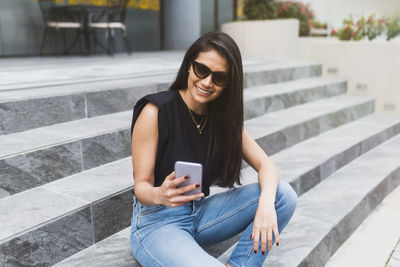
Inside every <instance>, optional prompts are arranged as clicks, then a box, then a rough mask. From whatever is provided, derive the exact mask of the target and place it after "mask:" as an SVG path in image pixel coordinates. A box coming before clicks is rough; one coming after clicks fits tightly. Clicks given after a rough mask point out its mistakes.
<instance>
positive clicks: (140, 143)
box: [132, 103, 158, 206]
mask: <svg viewBox="0 0 400 267" xmlns="http://www.w3.org/2000/svg"><path fill="white" fill-rule="evenodd" d="M157 145H158V108H157V106H156V105H154V104H152V103H148V104H147V105H146V106H145V107H144V108H143V110H142V111H141V113H140V115H139V117H138V119H137V120H136V123H135V126H134V128H133V132H132V164H133V170H134V177H135V196H136V197H137V199H139V201H140V202H141V203H143V204H144V205H147V206H154V205H156V204H157V203H156V201H155V200H156V192H155V191H156V190H155V187H154V166H155V162H156V153H157Z"/></svg>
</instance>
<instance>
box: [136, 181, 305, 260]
mask: <svg viewBox="0 0 400 267" xmlns="http://www.w3.org/2000/svg"><path fill="white" fill-rule="evenodd" d="M259 196H260V186H259V184H258V183H255V184H249V185H244V186H241V187H239V188H235V189H231V190H228V191H225V192H222V193H218V194H215V195H211V196H208V197H205V198H202V199H201V200H198V201H191V202H188V203H186V204H185V205H182V206H179V207H166V206H163V205H155V206H151V207H150V206H145V205H143V204H141V203H140V202H139V201H134V209H133V216H132V221H131V234H130V243H131V250H132V252H133V255H134V256H135V258H136V260H137V261H138V262H139V263H140V264H141V265H142V266H144V267H147V266H151V267H152V266H167V267H171V266H172V267H177V266H225V264H224V263H221V262H220V261H218V260H217V259H216V258H214V257H213V256H211V255H209V254H208V253H207V252H205V251H204V250H203V248H202V247H201V246H204V245H210V244H214V243H217V242H220V241H223V240H226V239H228V238H230V237H232V236H234V235H236V234H238V233H240V232H242V231H243V234H242V236H241V238H240V240H239V242H238V244H237V245H236V247H235V249H234V251H233V252H232V255H231V256H230V258H229V260H228V263H229V264H230V265H232V266H234V267H236V266H262V264H263V262H264V261H265V258H266V257H267V255H268V250H266V253H265V254H264V255H262V253H261V242H260V244H259V248H258V251H257V253H256V254H255V253H254V250H253V240H251V239H250V236H251V233H252V229H253V219H254V216H255V213H256V210H257V207H258V200H259ZM296 202H297V195H296V193H295V192H294V190H293V189H292V187H291V186H290V185H289V184H288V183H286V182H283V181H281V182H280V183H279V186H278V189H277V193H276V200H275V209H276V212H277V217H278V229H279V232H281V231H282V230H283V228H284V227H285V226H286V225H287V223H288V222H289V220H290V218H291V217H292V215H293V213H294V210H295V207H296Z"/></svg>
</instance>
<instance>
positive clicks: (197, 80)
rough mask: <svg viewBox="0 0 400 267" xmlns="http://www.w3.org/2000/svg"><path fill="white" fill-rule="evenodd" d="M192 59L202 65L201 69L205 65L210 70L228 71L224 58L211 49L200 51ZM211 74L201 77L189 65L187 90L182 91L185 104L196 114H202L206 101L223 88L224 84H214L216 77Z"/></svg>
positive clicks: (210, 99) (211, 99) (218, 93)
mask: <svg viewBox="0 0 400 267" xmlns="http://www.w3.org/2000/svg"><path fill="white" fill-rule="evenodd" d="M194 60H195V61H196V62H197V63H200V64H201V65H202V66H201V67H202V68H203V70H204V66H205V67H206V68H208V69H209V70H211V71H212V72H221V73H226V74H227V73H228V72H229V66H228V63H227V61H226V59H225V58H224V57H223V56H221V55H220V54H219V53H218V52H217V51H215V50H213V49H212V50H209V51H204V52H200V53H199V55H198V57H197V58H195V59H194ZM197 74H199V71H197ZM213 75H214V74H209V75H208V76H207V77H205V78H203V79H202V78H201V77H198V76H197V75H196V73H195V72H194V69H193V64H191V65H190V68H189V76H188V80H187V90H185V92H184V95H185V97H184V99H185V101H186V102H188V103H186V104H187V105H188V106H189V107H190V108H191V109H192V110H193V111H195V112H196V113H198V114H203V113H204V112H205V109H206V106H207V103H208V102H210V101H213V100H214V99H216V98H217V97H218V96H219V95H220V94H221V93H222V91H223V90H224V86H221V85H216V84H215V83H214V82H213V80H214V81H215V80H217V78H218V77H212V76H213ZM218 75H219V74H218ZM214 76H216V75H214ZM227 77H228V75H227Z"/></svg>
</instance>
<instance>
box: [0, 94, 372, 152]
mask: <svg viewBox="0 0 400 267" xmlns="http://www.w3.org/2000/svg"><path fill="white" fill-rule="evenodd" d="M343 96H345V97H347V98H354V99H355V100H356V99H357V98H359V99H363V100H365V101H373V100H374V98H372V97H360V96H351V95H338V96H333V97H329V98H323V99H319V100H317V101H311V102H307V103H303V104H300V105H296V106H292V107H289V108H286V109H281V110H278V111H274V112H269V113H266V114H263V115H260V116H257V117H253V118H251V119H247V120H245V121H244V123H245V124H246V123H247V122H249V121H254V120H257V119H261V118H263V117H265V116H268V115H271V114H274V116H276V115H278V116H279V114H280V113H283V112H288V110H294V109H303V108H307V107H308V106H306V105H317V104H318V103H320V102H321V101H328V102H329V101H335V99H338V97H343ZM316 102H318V103H316ZM132 112H133V111H132V110H129V111H122V112H118V113H112V114H106V115H101V116H96V117H92V118H84V119H81V120H75V121H69V122H64V123H58V124H54V125H49V126H44V127H40V128H36V129H31V130H28V131H24V132H18V133H13V134H10V135H5V136H3V138H10V137H11V138H15V137H18V138H23V134H27V133H29V135H34V132H35V131H43V130H46V131H47V130H48V131H54V130H55V129H57V128H60V127H63V128H65V127H68V125H69V124H71V125H72V126H76V125H74V124H77V123H80V124H83V125H87V124H88V122H89V123H90V122H92V121H97V120H112V119H113V117H115V116H116V117H118V118H119V117H129V116H131V114H132ZM319 115H321V114H319ZM129 124H130V122H128V123H127V125H126V126H125V127H124V126H119V127H114V129H111V130H107V131H99V133H94V134H90V135H82V136H80V137H71V138H69V139H67V140H65V141H60V142H57V143H54V144H47V145H43V146H40V147H36V148H30V149H25V150H21V151H18V152H15V153H12V154H7V155H2V156H0V160H2V159H6V158H10V157H15V156H18V155H23V154H26V153H27V152H28V153H31V152H34V151H38V150H41V149H43V148H51V147H54V146H59V145H61V144H68V143H71V142H76V141H79V140H84V139H89V138H93V137H97V136H102V135H105V134H109V133H113V132H116V131H121V130H126V129H130V125H129ZM87 127H89V126H87ZM19 135H20V136H19ZM1 137H2V136H0V138H1Z"/></svg>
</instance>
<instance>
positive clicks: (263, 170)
mask: <svg viewBox="0 0 400 267" xmlns="http://www.w3.org/2000/svg"><path fill="white" fill-rule="evenodd" d="M242 143H243V146H242V149H243V158H244V160H245V161H246V162H247V163H248V164H249V165H250V166H251V167H253V168H254V169H255V170H256V171H257V172H258V182H259V183H260V188H261V197H262V198H263V199H265V200H267V201H268V202H269V203H274V202H275V194H276V189H277V187H278V183H279V178H278V171H277V169H276V166H275V164H274V163H273V162H272V161H271V159H270V158H269V157H268V156H267V154H266V153H265V152H264V150H262V148H261V147H260V146H259V145H258V144H257V143H256V141H254V139H253V138H252V137H251V136H250V135H249V133H248V132H247V131H246V129H244V127H243V134H242Z"/></svg>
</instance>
